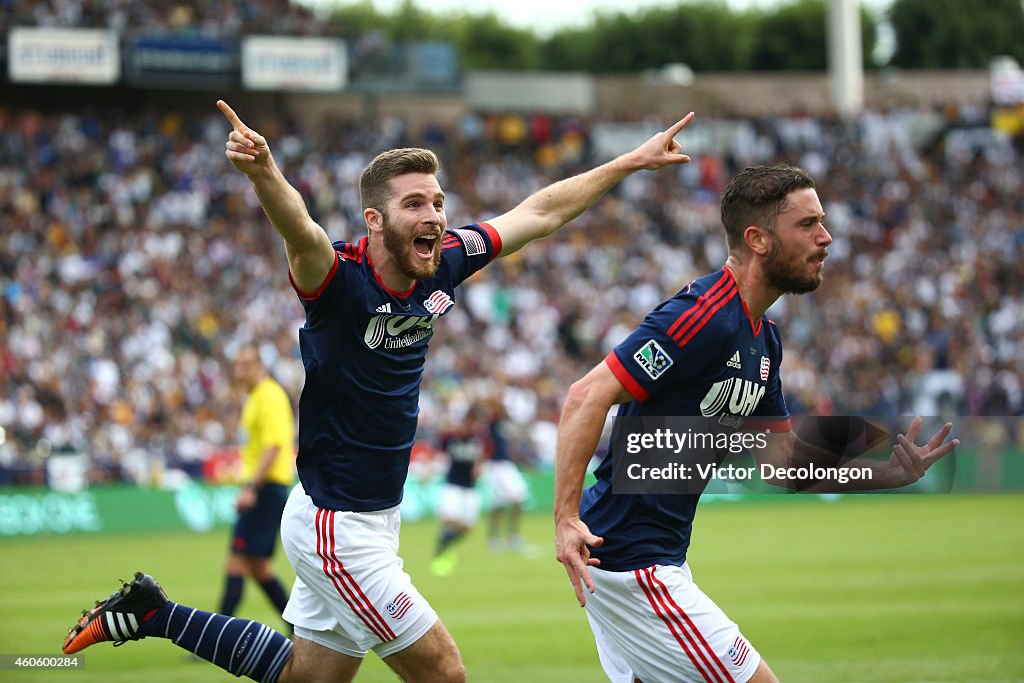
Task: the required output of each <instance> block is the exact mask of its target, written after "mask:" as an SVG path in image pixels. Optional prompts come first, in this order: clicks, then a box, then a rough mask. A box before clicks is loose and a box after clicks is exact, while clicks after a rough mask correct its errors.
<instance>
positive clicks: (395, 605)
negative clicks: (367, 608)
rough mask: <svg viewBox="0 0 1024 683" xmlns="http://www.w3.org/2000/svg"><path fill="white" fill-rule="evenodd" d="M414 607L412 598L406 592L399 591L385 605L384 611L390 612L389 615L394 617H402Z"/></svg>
mask: <svg viewBox="0 0 1024 683" xmlns="http://www.w3.org/2000/svg"><path fill="white" fill-rule="evenodd" d="M410 607H412V598H410V597H409V596H408V595H406V594H405V593H399V594H398V595H396V596H395V599H394V600H392V601H391V602H389V603H388V604H387V606H385V607H384V611H386V612H387V613H388V616H389V617H391V618H392V619H396V620H397V619H401V618H402V617H404V616H405V613H406V612H408V611H409V608H410Z"/></svg>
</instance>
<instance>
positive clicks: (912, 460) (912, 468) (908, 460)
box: [889, 417, 960, 487]
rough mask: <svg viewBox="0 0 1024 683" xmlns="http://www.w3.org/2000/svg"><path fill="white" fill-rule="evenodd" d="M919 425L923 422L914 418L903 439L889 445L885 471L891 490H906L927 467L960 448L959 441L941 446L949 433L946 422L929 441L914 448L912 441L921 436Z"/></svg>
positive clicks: (899, 436) (950, 424)
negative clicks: (889, 449)
mask: <svg viewBox="0 0 1024 683" xmlns="http://www.w3.org/2000/svg"><path fill="white" fill-rule="evenodd" d="M922 424H923V420H921V418H920V417H915V418H914V419H913V420H911V421H910V427H908V428H907V433H906V435H903V434H897V435H896V443H895V445H893V447H892V455H891V456H890V457H889V471H890V474H891V475H892V483H893V486H894V487H900V486H907V485H908V484H913V483H914V482H916V481H918V480H919V479H920V478H921V477H923V476H924V473H925V472H927V471H928V468H929V467H931V466H932V465H934V464H935V463H936V462H938V460H939V459H940V458H942V457H943V456H944V455H946V454H947V453H950V452H952V450H953V449H954V448H956V447H957V446H959V445H960V439H952V440H951V441H949V442H947V443H943V442H944V441H946V437H947V436H949V432H950V431H951V430H952V429H953V423H952V422H947V423H946V424H944V425H942V427H941V428H940V429H939V431H937V432H935V434H934V435H933V436H932V438H930V439H928V443H926V444H925V445H923V446H918V445H917V443H916V441H917V437H918V435H919V434H920V433H921V425H922Z"/></svg>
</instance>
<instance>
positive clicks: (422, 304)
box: [64, 101, 693, 683]
mask: <svg viewBox="0 0 1024 683" xmlns="http://www.w3.org/2000/svg"><path fill="white" fill-rule="evenodd" d="M217 105H218V107H219V108H220V109H221V111H222V112H223V113H224V115H225V116H226V117H227V119H228V121H229V122H230V123H231V126H232V130H231V132H230V133H229V135H228V141H227V145H226V155H227V158H228V160H229V161H230V162H231V163H232V164H233V165H234V166H235V168H236V169H238V170H239V171H241V172H242V173H245V174H246V176H247V177H248V178H249V180H250V182H251V184H252V186H253V188H254V189H255V191H256V195H257V197H258V198H259V200H260V203H261V204H262V206H263V209H264V211H265V212H266V213H267V216H268V217H269V218H270V221H271V223H273V225H274V228H275V229H276V230H277V231H278V233H279V234H280V235H281V237H282V238H283V239H284V245H285V253H286V256H287V260H288V274H289V278H290V281H291V283H292V286H293V288H294V289H295V291H296V293H297V294H298V297H299V300H300V301H301V302H302V305H303V307H304V309H305V311H306V323H305V325H304V326H303V328H302V329H301V330H300V333H299V347H300V350H301V352H302V359H303V364H304V366H305V370H306V380H305V385H304V387H303V390H302V395H301V397H300V399H299V453H298V459H297V461H296V464H297V468H298V473H299V482H300V483H299V484H298V485H296V487H295V488H294V489H293V491H292V493H291V495H290V497H289V501H288V504H287V505H286V507H285V512H284V518H283V521H282V528H281V536H282V542H283V545H284V548H285V551H286V553H287V554H288V559H289V561H290V562H291V563H292V566H293V567H294V568H295V572H296V580H295V585H294V586H293V588H292V593H291V597H290V599H289V601H288V607H287V608H286V609H285V614H284V617H285V619H286V620H287V621H288V622H289V623H291V624H293V625H294V627H295V634H294V637H293V640H292V641H289V640H288V639H287V638H285V637H284V636H283V635H281V634H280V633H278V632H276V631H274V630H272V629H270V628H269V627H267V626H265V625H263V624H260V623H258V622H251V621H247V620H243V619H232V618H229V617H225V616H223V615H219V614H212V613H209V612H202V611H200V610H194V609H192V608H190V607H185V606H183V605H179V604H177V603H174V602H171V601H169V600H168V599H167V597H166V595H165V594H164V592H163V590H162V588H161V587H160V586H159V584H158V583H157V582H156V580H155V579H153V577H151V576H148V575H145V574H143V573H142V572H137V573H136V575H135V579H134V580H133V581H132V582H131V583H129V584H125V586H124V587H123V588H122V589H121V590H119V591H118V592H116V593H114V594H113V595H112V596H110V597H109V598H108V599H106V600H105V601H101V602H100V603H99V604H98V605H97V606H96V607H95V608H94V609H92V610H90V611H88V612H87V613H85V614H84V615H83V617H82V619H81V620H80V621H79V623H78V624H76V625H75V626H74V627H72V629H71V632H70V633H69V634H68V636H67V638H66V639H65V643H64V652H65V653H68V654H71V653H74V652H78V651H80V650H82V649H84V648H86V647H89V646H90V645H93V644H95V643H99V642H104V641H114V642H123V641H126V640H132V639H138V638H142V637H162V638H169V639H171V640H172V641H173V642H174V643H175V644H177V645H178V646H180V647H183V648H185V649H186V650H189V651H191V652H193V653H195V654H197V655H199V656H200V657H202V658H204V659H208V660H210V661H213V662H214V663H215V664H216V665H217V666H220V667H221V668H223V669H226V670H227V671H229V672H231V673H233V674H235V675H244V676H248V677H250V678H252V679H254V680H259V681H267V682H270V683H272V682H273V681H278V680H281V681H332V682H333V683H345V682H346V681H351V680H352V679H353V678H354V677H355V675H356V672H357V670H358V669H359V665H360V663H361V662H362V659H363V657H364V656H365V655H366V653H367V651H369V650H373V651H374V652H375V653H376V654H377V655H378V656H379V657H381V658H382V659H383V660H384V662H385V663H387V665H388V666H389V667H391V669H392V670H394V671H395V672H396V673H397V674H398V676H399V677H401V678H402V679H403V680H406V681H418V682H420V683H431V682H434V681H438V682H440V681H453V682H454V681H464V680H465V678H466V672H465V667H464V665H463V663H462V659H461V656H460V654H459V651H458V648H457V647H456V645H455V642H454V640H453V639H452V637H451V635H450V634H449V633H448V630H447V629H446V628H445V626H444V624H443V623H442V622H441V621H440V619H438V617H437V614H436V613H435V612H434V610H433V608H432V607H431V606H430V605H429V604H428V603H427V601H426V600H425V599H424V598H423V597H422V596H421V595H420V594H419V592H418V591H417V590H416V588H415V586H413V584H412V581H411V579H410V578H409V576H408V574H406V573H405V572H404V571H403V569H402V564H403V563H402V559H401V558H400V557H399V555H398V538H399V523H400V518H399V510H398V506H399V503H400V502H401V498H402V487H403V485H404V483H405V478H406V475H407V473H408V467H409V453H410V449H411V447H412V444H413V441H414V437H415V432H416V424H417V414H418V411H419V388H420V382H421V378H422V372H423V364H424V359H425V357H426V352H427V345H428V343H429V340H430V337H431V335H432V334H433V326H434V324H436V323H438V322H439V320H440V318H441V317H443V316H444V315H445V314H446V313H448V311H449V310H451V307H452V306H454V305H455V288H456V286H457V285H459V284H460V283H461V282H463V281H464V280H465V279H466V278H468V277H469V276H470V275H472V274H473V273H474V272H476V271H478V270H480V269H481V268H483V267H484V266H486V265H487V264H488V263H490V262H491V261H492V260H494V259H495V258H498V257H499V256H505V255H508V254H511V253H514V252H516V251H518V250H519V249H520V248H522V247H523V246H524V245H526V244H527V243H529V242H531V241H533V240H535V239H540V238H543V237H546V236H548V235H550V234H552V233H554V232H555V231H557V230H558V229H559V228H561V227H562V226H563V225H565V224H566V223H568V222H569V221H571V220H572V219H573V218H575V217H576V216H578V215H579V214H581V213H582V212H583V211H585V210H586V209H587V208H589V207H590V206H591V205H592V204H593V203H594V202H596V201H597V200H598V199H599V198H600V197H601V196H602V195H603V194H604V193H605V192H607V191H608V190H609V189H611V188H612V187H613V186H614V185H616V184H617V183H618V182H619V181H621V180H622V179H623V178H625V177H626V176H628V175H630V174H632V173H635V172H636V171H639V170H642V169H647V170H653V169H658V168H662V167H664V166H667V165H674V164H682V163H686V162H688V161H689V160H690V158H689V157H688V156H686V155H684V154H682V152H681V148H680V145H679V143H678V142H676V141H675V140H674V137H675V136H676V135H677V134H678V133H679V132H680V131H682V130H683V128H684V127H685V126H686V125H687V124H688V123H689V122H690V121H691V120H692V118H693V113H692V112H691V113H690V114H688V115H687V116H686V117H684V118H683V119H682V120H680V121H678V122H676V123H675V124H673V125H672V126H671V127H670V128H668V129H667V130H665V131H662V132H660V133H657V134H655V135H654V136H652V137H651V138H650V139H649V140H647V141H646V142H644V143H643V144H641V145H640V146H639V147H637V148H636V149H634V150H632V151H629V152H626V153H625V154H622V155H621V156H619V157H617V158H615V159H613V160H611V161H609V162H607V163H605V164H602V165H600V166H597V167H596V168H593V169H591V170H589V171H587V172H585V173H582V174H580V175H577V176H574V177H571V178H568V179H565V180H562V181H559V182H556V183H553V184H551V185H549V186H548V187H545V188H543V189H541V190H539V191H538V192H535V193H534V194H532V195H530V196H529V197H527V198H526V199H525V200H523V201H522V202H521V203H520V204H518V205H517V206H516V207H514V208H513V209H511V210H510V211H508V212H507V213H505V214H502V215H500V216H498V217H496V218H494V219H492V220H490V221H487V222H481V223H477V224H474V225H468V226H465V227H463V228H460V229H456V230H448V229H447V218H446V216H445V195H444V191H443V190H442V189H441V186H440V184H439V183H438V180H437V173H438V170H439V169H438V162H437V157H436V156H435V155H434V154H433V153H432V152H430V151H429V150H423V149H399V150H390V151H388V152H383V153H381V154H379V155H378V156H377V157H375V158H374V159H373V160H372V161H371V162H370V164H369V166H367V168H366V169H365V170H364V171H363V173H362V175H361V176H360V181H359V190H360V198H361V201H362V205H363V207H364V208H363V218H364V220H365V223H366V229H367V233H368V234H367V235H366V236H364V237H362V238H361V239H359V240H358V241H357V242H352V243H344V242H336V243H333V244H332V243H331V240H330V239H329V238H328V236H327V234H326V233H325V232H324V230H323V228H321V227H320V226H319V225H318V224H317V223H316V222H314V221H313V219H312V218H311V217H310V215H309V213H308V211H307V209H306V205H305V202H304V201H303V198H302V196H301V195H300V194H299V192H298V191H296V190H295V188H293V187H292V186H291V185H289V183H288V182H287V180H286V179H285V177H284V175H283V173H282V172H281V170H280V169H279V168H278V166H277V165H276V163H275V162H274V160H273V157H272V155H271V152H270V147H269V146H268V144H267V141H266V139H265V138H264V137H263V136H261V135H260V134H259V133H257V132H256V131H254V130H252V129H251V128H249V127H248V126H246V125H245V124H244V123H242V121H241V120H240V119H239V118H238V116H237V115H236V114H235V112H234V111H233V110H232V109H231V108H230V107H229V106H228V105H227V104H226V103H224V102H223V101H219V102H218V103H217Z"/></svg>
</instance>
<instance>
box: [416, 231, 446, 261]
mask: <svg viewBox="0 0 1024 683" xmlns="http://www.w3.org/2000/svg"><path fill="white" fill-rule="evenodd" d="M439 237H440V236H439V235H438V234H437V233H433V232H432V233H426V234H423V235H420V236H418V237H416V238H415V239H413V241H412V244H413V248H414V249H415V251H416V255H417V256H418V257H420V258H421V259H423V260H425V261H429V260H431V259H432V258H433V257H434V252H435V250H436V249H437V243H438V239H439Z"/></svg>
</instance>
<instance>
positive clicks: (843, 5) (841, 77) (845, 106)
mask: <svg viewBox="0 0 1024 683" xmlns="http://www.w3.org/2000/svg"><path fill="white" fill-rule="evenodd" d="M827 23H828V26H827V28H828V31H827V34H828V72H829V92H830V95H831V97H832V105H833V106H834V107H835V109H836V111H838V112H839V114H840V115H841V116H842V117H843V118H844V119H847V120H849V119H852V118H854V117H856V116H857V115H858V114H859V113H860V111H861V109H863V108H864V58H863V51H862V48H861V34H860V0H828V17H827Z"/></svg>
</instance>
